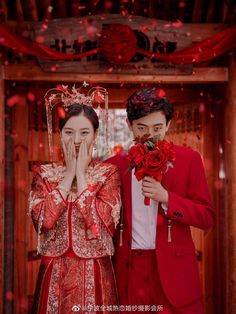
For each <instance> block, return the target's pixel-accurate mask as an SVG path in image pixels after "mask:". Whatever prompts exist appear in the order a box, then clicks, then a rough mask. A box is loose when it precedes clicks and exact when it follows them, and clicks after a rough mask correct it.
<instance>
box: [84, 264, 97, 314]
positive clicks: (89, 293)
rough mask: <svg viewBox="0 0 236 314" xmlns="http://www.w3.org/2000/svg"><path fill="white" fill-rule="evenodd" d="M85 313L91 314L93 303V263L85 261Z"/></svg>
mask: <svg viewBox="0 0 236 314" xmlns="http://www.w3.org/2000/svg"><path fill="white" fill-rule="evenodd" d="M85 274H86V275H85V313H86V314H89V313H90V314H93V313H95V312H94V311H93V308H94V305H95V304H96V302H95V285H94V277H95V276H94V261H93V260H86V261H85Z"/></svg>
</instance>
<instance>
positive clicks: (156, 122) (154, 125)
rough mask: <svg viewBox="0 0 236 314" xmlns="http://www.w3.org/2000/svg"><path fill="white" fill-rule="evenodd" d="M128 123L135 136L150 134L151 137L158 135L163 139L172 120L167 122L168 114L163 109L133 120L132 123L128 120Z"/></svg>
mask: <svg viewBox="0 0 236 314" xmlns="http://www.w3.org/2000/svg"><path fill="white" fill-rule="evenodd" d="M127 123H128V126H129V129H130V131H131V132H132V133H133V136H134V138H136V137H138V136H140V137H142V136H144V135H147V134H149V135H150V137H154V136H158V137H159V139H161V140H163V139H164V137H165V135H166V132H167V131H168V129H169V126H170V121H169V122H168V123H166V116H165V114H164V113H163V112H162V111H156V112H153V113H150V114H149V115H147V116H145V117H142V118H139V119H137V120H133V122H132V124H131V123H130V122H129V121H128V120H127Z"/></svg>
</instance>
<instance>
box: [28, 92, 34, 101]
mask: <svg viewBox="0 0 236 314" xmlns="http://www.w3.org/2000/svg"><path fill="white" fill-rule="evenodd" d="M27 99H28V100H29V101H32V102H33V101H35V95H34V94H33V93H31V92H29V93H28V94H27Z"/></svg>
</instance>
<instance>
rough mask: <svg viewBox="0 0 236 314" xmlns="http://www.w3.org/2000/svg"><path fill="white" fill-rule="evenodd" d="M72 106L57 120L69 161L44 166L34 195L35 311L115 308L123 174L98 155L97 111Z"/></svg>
mask: <svg viewBox="0 0 236 314" xmlns="http://www.w3.org/2000/svg"><path fill="white" fill-rule="evenodd" d="M67 109H68V111H67V112H66V113H65V117H64V119H60V121H59V128H60V132H61V143H62V148H63V152H64V161H65V165H59V164H55V163H52V164H47V165H43V166H40V167H39V168H38V169H37V171H36V173H35V176H34V179H33V183H32V191H31V193H30V212H31V217H32V220H33V223H34V226H35V228H36V230H37V232H38V234H39V243H38V251H39V253H40V254H41V255H42V261H41V266H40V270H39V275H38V281H37V286H36V291H35V296H34V302H33V309H32V313H40V314H43V313H50V314H51V313H61V314H67V313H73V312H81V311H85V312H87V311H89V313H93V312H95V311H96V310H99V311H102V312H106V313H108V312H109V311H112V312H114V310H117V304H118V302H117V292H116V286H115V279H114V273H113V268H112V263H111V255H113V252H114V248H113V243H112V236H113V234H114V231H115V228H116V226H117V223H118V220H119V214H120V178H119V174H118V170H117V168H116V167H115V166H114V165H111V164H108V163H102V162H99V161H95V160H92V157H91V154H92V149H93V144H94V141H95V138H96V135H97V130H98V126H99V122H98V116H97V114H96V112H95V111H94V109H93V108H92V107H91V106H88V105H80V104H73V105H70V106H69V107H68V108H67Z"/></svg>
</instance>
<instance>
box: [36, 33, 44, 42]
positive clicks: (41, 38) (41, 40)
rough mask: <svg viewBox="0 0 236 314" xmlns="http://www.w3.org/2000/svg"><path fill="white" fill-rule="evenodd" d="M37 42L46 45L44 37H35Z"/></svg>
mask: <svg viewBox="0 0 236 314" xmlns="http://www.w3.org/2000/svg"><path fill="white" fill-rule="evenodd" d="M35 41H36V42H37V43H38V44H42V43H44V36H40V35H39V36H36V37H35Z"/></svg>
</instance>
